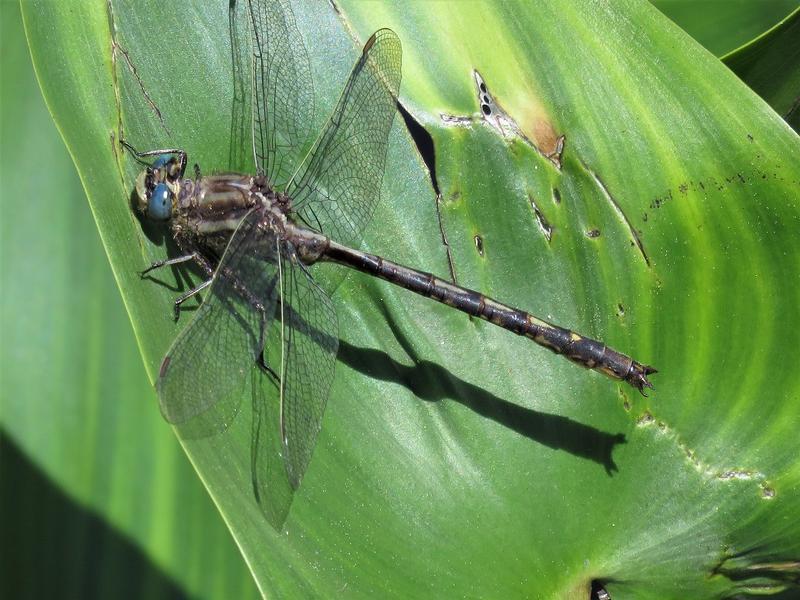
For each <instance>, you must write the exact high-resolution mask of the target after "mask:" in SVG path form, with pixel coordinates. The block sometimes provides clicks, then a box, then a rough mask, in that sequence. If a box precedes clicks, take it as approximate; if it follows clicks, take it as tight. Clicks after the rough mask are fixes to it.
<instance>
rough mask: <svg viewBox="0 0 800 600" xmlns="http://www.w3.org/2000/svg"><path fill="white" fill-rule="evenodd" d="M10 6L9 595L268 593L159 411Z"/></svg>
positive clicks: (6, 42) (6, 255)
mask: <svg viewBox="0 0 800 600" xmlns="http://www.w3.org/2000/svg"><path fill="white" fill-rule="evenodd" d="M51 4H52V3H51ZM23 8H24V9H26V10H31V9H33V8H35V7H32V6H29V5H28V4H27V3H26V4H25V5H24V6H23ZM0 11H2V12H1V14H2V18H0V23H2V36H0V40H2V52H0V56H2V60H3V68H2V82H3V85H2V88H1V89H2V100H1V101H0V105H2V122H1V125H0V131H2V149H3V151H2V162H1V163H0V169H2V175H0V178H1V179H2V181H3V202H2V207H1V208H0V210H1V211H2V216H0V277H1V279H0V289H2V294H0V319H1V322H2V325H1V327H0V328H1V329H2V340H3V346H2V359H0V389H1V391H0V397H2V429H3V431H4V434H3V438H2V440H3V441H2V448H0V471H2V473H0V480H1V481H2V492H0V496H1V497H2V500H1V501H2V505H3V508H2V511H1V512H2V515H3V523H2V531H3V544H2V546H3V552H4V558H3V560H2V561H0V562H2V564H3V571H4V573H3V587H2V591H1V592H0V595H3V596H4V597H15V598H16V597H26V594H27V595H29V596H30V597H80V598H92V597H95V598H97V597H99V598H107V597H143V596H148V597H150V596H151V595H152V596H153V597H170V598H172V597H185V596H191V597H211V596H220V595H223V593H224V592H225V591H226V590H227V591H230V593H232V594H234V595H235V596H236V597H245V598H247V597H256V596H257V590H256V587H255V586H254V585H253V582H252V579H251V577H250V574H249V572H248V570H247V568H246V566H245V565H244V564H243V562H242V560H241V555H240V554H239V552H238V550H237V548H236V545H235V544H234V542H233V540H232V539H231V536H230V533H229V532H228V530H227V529H226V528H225V526H224V524H223V523H222V522H220V520H219V515H218V513H217V512H216V510H215V508H214V506H213V504H212V503H211V502H210V501H209V498H208V496H207V494H206V492H205V490H204V488H203V487H202V485H200V483H199V482H198V481H197V478H196V476H195V474H194V472H193V471H192V469H191V468H190V466H189V465H188V464H187V463H186V459H185V456H184V455H183V452H182V450H181V448H180V445H179V444H178V443H177V442H176V440H175V438H174V435H173V434H172V432H171V431H170V429H169V427H167V426H166V425H165V424H164V423H163V421H162V420H161V418H160V416H159V415H158V408H157V402H156V397H155V393H154V392H153V390H152V388H151V386H150V385H149V384H148V382H147V378H146V375H145V371H144V369H143V368H142V364H141V357H140V354H139V351H138V349H137V347H136V341H135V338H134V336H133V335H132V331H131V328H130V323H129V321H128V319H127V316H126V314H125V312H124V310H123V307H122V303H121V302H120V296H119V291H118V288H117V286H116V283H115V281H114V279H113V277H112V273H111V270H110V269H109V268H108V259H107V257H106V256H105V253H104V252H103V247H102V244H101V243H100V241H99V239H98V236H97V228H96V226H95V224H94V222H93V219H92V218H91V215H90V212H89V210H88V207H87V204H86V193H85V192H84V189H83V188H82V187H81V181H80V180H79V178H78V176H77V174H76V172H75V167H74V165H73V163H72V160H71V158H70V156H69V155H68V153H67V151H66V149H65V147H64V143H63V141H62V140H61V139H60V138H59V135H58V133H57V131H56V128H55V127H54V126H53V123H52V120H51V118H50V116H49V115H48V112H47V108H46V107H45V105H44V103H43V102H42V100H41V92H40V91H39V89H38V85H37V83H36V80H35V77H34V73H33V70H32V69H31V61H30V54H29V51H28V49H27V48H26V44H25V37H24V31H23V23H22V20H21V18H20V11H19V5H18V4H16V3H12V2H2V3H0ZM28 16H29V15H28ZM67 22H68V21H65V22H64V23H65V25H66V23H67ZM50 23H51V24H50V25H47V28H48V31H49V32H51V31H54V30H53V28H52V22H50ZM80 40H81V37H80V36H77V37H75V38H72V39H71V42H70V43H71V44H78V48H80V43H81V42H80ZM62 67H63V68H65V69H67V70H66V72H67V73H69V72H70V68H71V67H70V66H64V65H62ZM45 71H46V69H45ZM40 72H41V71H40ZM100 73H102V71H100ZM84 76H85V77H87V78H88V77H91V79H97V74H96V73H92V74H89V73H85V74H84ZM87 114H91V113H87ZM111 174H112V177H116V175H115V174H114V171H111ZM94 176H95V177H97V178H100V179H102V178H103V177H104V174H103V173H102V171H97V172H95V175H94ZM86 181H87V183H88V185H91V178H89V179H87V180H86ZM123 201H124V199H123ZM167 310H168V309H167ZM11 540H13V541H11Z"/></svg>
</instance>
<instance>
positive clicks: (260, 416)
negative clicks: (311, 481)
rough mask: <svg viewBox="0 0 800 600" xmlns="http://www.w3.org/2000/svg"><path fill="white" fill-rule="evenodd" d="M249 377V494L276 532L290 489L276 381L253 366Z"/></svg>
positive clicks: (288, 502) (283, 517) (289, 501)
mask: <svg viewBox="0 0 800 600" xmlns="http://www.w3.org/2000/svg"><path fill="white" fill-rule="evenodd" d="M273 329H276V328H274V327H273ZM251 377H252V383H251V385H252V390H253V423H252V439H251V445H250V463H251V469H250V472H251V476H252V482H253V493H254V494H255V497H256V501H257V502H258V505H259V507H261V512H263V513H264V516H265V517H266V518H267V520H268V521H269V523H270V524H271V525H272V526H273V527H274V528H275V529H276V530H278V531H280V530H281V529H282V528H283V523H284V521H286V516H287V515H288V514H289V508H291V505H292V498H293V495H294V489H292V486H291V484H290V482H289V477H288V472H287V470H286V466H285V464H284V461H283V444H282V443H281V427H280V422H281V419H280V402H279V400H278V383H277V381H275V380H274V379H273V378H272V377H271V375H270V374H269V373H267V372H265V371H264V370H263V369H260V368H255V369H253V370H252V371H251Z"/></svg>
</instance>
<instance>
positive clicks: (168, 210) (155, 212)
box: [147, 183, 172, 221]
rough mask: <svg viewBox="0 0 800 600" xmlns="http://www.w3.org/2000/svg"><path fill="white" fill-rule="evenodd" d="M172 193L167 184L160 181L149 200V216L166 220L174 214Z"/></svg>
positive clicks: (156, 219) (158, 219) (157, 219)
mask: <svg viewBox="0 0 800 600" xmlns="http://www.w3.org/2000/svg"><path fill="white" fill-rule="evenodd" d="M170 196H171V193H170V191H169V188H168V187H167V184H165V183H159V184H158V185H157V186H156V187H155V189H154V190H153V193H152V194H150V200H149V201H148V202H147V216H148V217H150V218H151V219H153V220H155V221H166V220H167V219H169V218H170V215H171V214H172V202H171V200H170Z"/></svg>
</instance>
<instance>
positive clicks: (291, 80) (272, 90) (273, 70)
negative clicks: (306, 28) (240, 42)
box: [249, 0, 314, 184]
mask: <svg viewBox="0 0 800 600" xmlns="http://www.w3.org/2000/svg"><path fill="white" fill-rule="evenodd" d="M249 7H250V21H251V24H252V40H251V45H252V51H253V89H252V93H253V153H254V155H255V161H256V165H257V166H258V168H259V170H260V171H261V172H262V173H263V174H265V175H267V177H268V178H269V180H270V182H272V183H273V184H281V183H285V182H286V181H288V179H289V177H290V176H291V174H292V172H293V170H294V169H295V168H296V167H297V164H298V163H299V159H300V153H301V152H302V149H303V145H304V144H305V142H306V140H307V139H308V136H309V133H310V127H311V124H312V122H313V120H314V87H313V84H312V79H311V66H310V63H309V61H308V53H307V52H306V47H305V44H303V38H302V37H301V36H300V31H299V30H298V29H297V25H296V24H295V21H294V14H293V13H292V9H291V7H290V6H289V3H288V2H286V0H249Z"/></svg>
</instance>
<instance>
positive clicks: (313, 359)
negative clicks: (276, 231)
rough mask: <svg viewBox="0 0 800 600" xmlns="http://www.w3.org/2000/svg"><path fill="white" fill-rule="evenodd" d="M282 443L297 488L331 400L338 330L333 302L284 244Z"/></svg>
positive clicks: (289, 245) (279, 313)
mask: <svg viewBox="0 0 800 600" xmlns="http://www.w3.org/2000/svg"><path fill="white" fill-rule="evenodd" d="M281 256H282V257H281V268H280V278H281V304H280V306H279V308H278V310H277V315H276V319H277V320H278V321H279V324H280V325H281V330H280V331H281V338H282V340H283V344H282V347H283V357H282V360H281V365H280V371H279V373H280V392H281V403H280V406H281V439H282V440H283V449H284V461H285V464H286V471H287V473H288V475H289V481H290V482H291V485H292V487H294V488H295V489H297V487H298V486H299V485H300V481H301V480H302V478H303V474H304V473H305V471H306V467H308V463H309V462H310V460H311V454H312V453H313V451H314V446H315V445H316V443H317V435H318V434H319V430H320V427H321V426H322V415H323V413H324V412H325V405H326V404H327V401H328V394H329V392H330V388H331V383H332V382H333V371H334V366H335V364H336V352H337V351H338V349H339V327H338V324H337V321H336V311H335V310H334V308H333V304H332V303H331V299H330V298H329V297H328V295H327V294H326V293H325V292H324V291H323V290H322V288H320V287H319V286H318V285H317V284H316V283H315V282H314V280H313V279H312V278H311V276H310V275H309V274H308V272H307V271H306V270H305V267H303V265H302V264H301V263H300V260H299V259H298V257H297V255H296V253H295V250H294V248H293V247H292V246H291V244H288V243H286V244H285V245H284V249H283V251H282V252H281Z"/></svg>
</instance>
